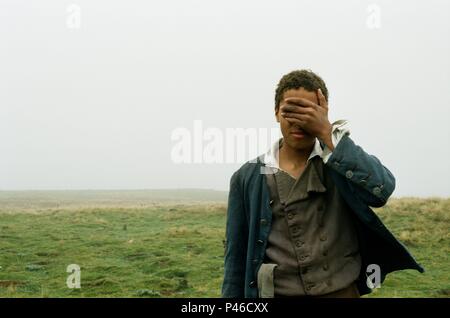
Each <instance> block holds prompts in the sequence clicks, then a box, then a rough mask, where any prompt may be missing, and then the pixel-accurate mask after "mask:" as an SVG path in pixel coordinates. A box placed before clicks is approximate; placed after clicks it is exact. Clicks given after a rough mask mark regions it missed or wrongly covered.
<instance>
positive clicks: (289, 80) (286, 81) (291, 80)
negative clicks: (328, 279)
mask: <svg viewBox="0 0 450 318" xmlns="http://www.w3.org/2000/svg"><path fill="white" fill-rule="evenodd" d="M300 87H303V88H304V89H306V90H307V91H311V92H313V91H316V90H317V89H319V88H320V89H321V91H322V93H323V95H324V96H325V98H326V100H327V101H328V89H327V86H326V85H325V82H324V81H323V79H322V78H321V77H320V76H319V75H317V74H315V73H314V72H313V71H311V70H296V71H292V72H290V73H288V74H286V75H284V76H283V77H282V78H281V80H280V82H279V83H278V86H277V89H276V91H275V109H277V108H278V107H279V106H280V102H281V100H282V99H283V94H284V92H286V91H287V90H290V89H298V88H300Z"/></svg>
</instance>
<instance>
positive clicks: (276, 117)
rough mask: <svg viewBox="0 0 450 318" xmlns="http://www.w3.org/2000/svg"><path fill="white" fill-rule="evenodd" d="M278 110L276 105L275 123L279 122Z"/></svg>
mask: <svg viewBox="0 0 450 318" xmlns="http://www.w3.org/2000/svg"><path fill="white" fill-rule="evenodd" d="M279 112H280V107H277V108H276V109H275V119H276V120H277V123H279V122H280V119H279V118H278V113H279Z"/></svg>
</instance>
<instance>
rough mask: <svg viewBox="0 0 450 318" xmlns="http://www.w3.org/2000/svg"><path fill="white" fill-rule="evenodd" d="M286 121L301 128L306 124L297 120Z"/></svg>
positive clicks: (289, 119)
mask: <svg viewBox="0 0 450 318" xmlns="http://www.w3.org/2000/svg"><path fill="white" fill-rule="evenodd" d="M286 120H287V121H288V122H290V123H291V124H296V125H299V126H300V127H303V126H304V125H305V124H306V123H305V122H304V121H302V120H300V119H297V118H286Z"/></svg>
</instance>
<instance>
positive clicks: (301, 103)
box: [284, 97, 317, 108]
mask: <svg viewBox="0 0 450 318" xmlns="http://www.w3.org/2000/svg"><path fill="white" fill-rule="evenodd" d="M284 102H286V103H289V104H294V105H299V106H305V107H313V108H314V107H317V104H315V103H313V102H311V101H310V100H307V99H306V98H301V97H289V98H285V99H284Z"/></svg>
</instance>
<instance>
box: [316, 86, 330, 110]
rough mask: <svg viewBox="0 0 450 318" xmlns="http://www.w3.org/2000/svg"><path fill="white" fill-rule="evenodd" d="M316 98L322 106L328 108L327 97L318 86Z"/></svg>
mask: <svg viewBox="0 0 450 318" xmlns="http://www.w3.org/2000/svg"><path fill="white" fill-rule="evenodd" d="M317 98H318V99H319V105H320V106H322V107H323V108H328V102H327V99H326V98H325V95H323V93H322V90H321V89H320V88H319V89H318V90H317Z"/></svg>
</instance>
